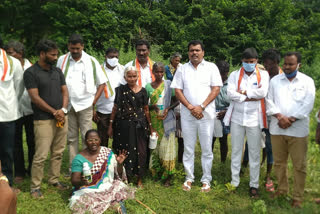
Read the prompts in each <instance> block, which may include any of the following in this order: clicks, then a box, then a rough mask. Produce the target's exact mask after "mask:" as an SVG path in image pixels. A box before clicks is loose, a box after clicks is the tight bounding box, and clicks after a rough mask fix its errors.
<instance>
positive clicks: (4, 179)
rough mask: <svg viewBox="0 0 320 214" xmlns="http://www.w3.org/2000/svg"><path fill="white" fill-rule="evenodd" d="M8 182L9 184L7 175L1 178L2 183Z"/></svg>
mask: <svg viewBox="0 0 320 214" xmlns="http://www.w3.org/2000/svg"><path fill="white" fill-rule="evenodd" d="M1 180H2V181H6V182H7V183H9V181H8V178H7V177H6V176H5V175H2V176H1V177H0V181H1Z"/></svg>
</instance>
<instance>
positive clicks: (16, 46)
mask: <svg viewBox="0 0 320 214" xmlns="http://www.w3.org/2000/svg"><path fill="white" fill-rule="evenodd" d="M9 48H13V50H14V51H15V52H17V53H20V54H21V55H22V57H23V58H24V51H25V50H24V45H23V44H22V43H21V42H19V41H16V40H10V41H9V42H8V43H7V44H6V45H5V49H6V51H7V50H8V49H9Z"/></svg>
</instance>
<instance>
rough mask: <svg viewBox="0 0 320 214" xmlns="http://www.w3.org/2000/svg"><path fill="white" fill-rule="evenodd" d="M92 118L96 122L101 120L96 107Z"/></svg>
mask: <svg viewBox="0 0 320 214" xmlns="http://www.w3.org/2000/svg"><path fill="white" fill-rule="evenodd" d="M92 120H93V121H94V122H95V123H98V122H99V120H100V117H99V116H98V114H97V112H96V110H95V109H93V113H92Z"/></svg>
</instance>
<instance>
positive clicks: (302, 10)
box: [0, 0, 320, 63]
mask: <svg viewBox="0 0 320 214" xmlns="http://www.w3.org/2000/svg"><path fill="white" fill-rule="evenodd" d="M2 2H3V3H1V4H0V34H1V36H2V37H3V39H4V40H5V41H7V40H9V39H18V40H20V41H22V42H24V43H25V44H26V46H27V47H28V53H29V54H31V53H33V52H32V51H33V49H34V45H35V43H36V42H37V41H38V40H39V39H40V38H43V37H47V38H51V39H54V40H56V41H57V42H58V43H59V46H60V47H61V49H62V50H63V51H65V48H66V45H65V44H66V40H67V38H68V36H69V35H70V34H71V33H72V32H78V33H80V34H82V35H83V36H84V38H85V39H86V41H87V47H88V46H89V48H92V49H93V50H95V51H103V50H104V49H105V48H107V47H109V46H115V47H118V48H122V49H123V50H128V49H129V48H132V44H133V43H134V41H135V40H136V39H138V38H146V39H148V40H150V41H151V43H152V44H157V45H159V47H160V48H161V53H163V55H164V57H168V56H169V55H170V54H171V53H172V52H175V51H180V52H182V53H183V54H185V52H186V45H187V43H188V41H189V40H192V39H200V40H202V41H203V42H204V44H205V47H206V57H207V58H208V59H210V60H217V59H227V60H228V61H230V62H233V63H238V62H239V60H240V59H239V56H240V54H241V52H242V51H243V49H244V48H246V47H250V46H252V47H255V48H257V50H258V51H259V52H261V51H263V50H265V49H267V48H271V47H276V48H278V49H279V50H280V51H281V52H282V53H283V52H286V51H288V50H299V51H301V52H302V53H303V55H304V59H305V61H306V62H308V63H310V62H311V61H312V59H314V57H316V55H317V54H318V51H319V50H320V10H319V8H320V5H319V3H318V1H313V0H303V1H301V0H135V1H124V0H16V1H10V0H2Z"/></svg>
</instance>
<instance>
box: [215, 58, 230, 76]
mask: <svg viewBox="0 0 320 214" xmlns="http://www.w3.org/2000/svg"><path fill="white" fill-rule="evenodd" d="M217 67H218V68H219V71H220V73H229V69H230V65H229V63H228V62H226V61H224V60H221V61H218V62H217Z"/></svg>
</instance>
